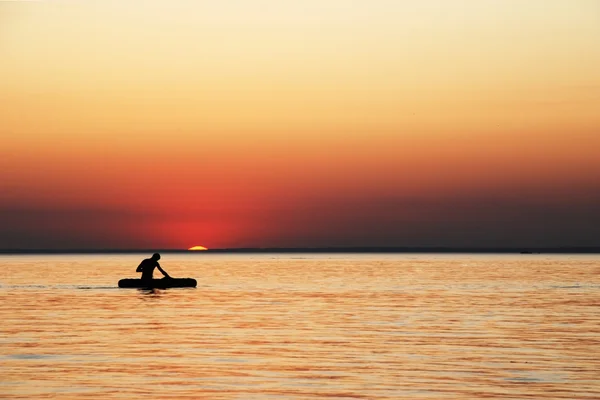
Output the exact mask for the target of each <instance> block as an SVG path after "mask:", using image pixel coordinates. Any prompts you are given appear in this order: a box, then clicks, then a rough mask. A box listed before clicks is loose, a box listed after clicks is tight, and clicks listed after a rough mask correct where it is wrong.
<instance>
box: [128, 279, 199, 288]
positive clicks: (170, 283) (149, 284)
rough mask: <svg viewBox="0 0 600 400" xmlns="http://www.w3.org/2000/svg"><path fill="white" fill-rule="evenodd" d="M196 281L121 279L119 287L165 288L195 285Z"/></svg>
mask: <svg viewBox="0 0 600 400" xmlns="http://www.w3.org/2000/svg"><path fill="white" fill-rule="evenodd" d="M196 285H197V282H196V280H195V279H192V278H162V279H152V280H151V281H143V280H141V279H121V280H120V281H119V287H120V288H141V289H154V288H156V289H167V288H184V287H196Z"/></svg>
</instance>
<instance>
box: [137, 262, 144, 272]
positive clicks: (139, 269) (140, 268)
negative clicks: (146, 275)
mask: <svg viewBox="0 0 600 400" xmlns="http://www.w3.org/2000/svg"><path fill="white" fill-rule="evenodd" d="M142 265H144V262H143V261H142V262H141V263H140V265H138V267H137V269H136V270H135V272H144V269H143V268H142Z"/></svg>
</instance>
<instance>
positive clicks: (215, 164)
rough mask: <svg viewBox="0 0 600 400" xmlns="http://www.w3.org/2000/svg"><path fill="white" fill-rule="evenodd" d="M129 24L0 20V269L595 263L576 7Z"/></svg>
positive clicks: (590, 85)
mask: <svg viewBox="0 0 600 400" xmlns="http://www.w3.org/2000/svg"><path fill="white" fill-rule="evenodd" d="M214 3H218V4H214ZM374 3H375V4H374ZM143 4H144V6H143V7H142V6H141V3H140V2H135V1H89V2H75V1H65V2H61V1H47V2H44V1H40V2H0V59H1V60H2V62H1V63H0V138H1V142H0V143H1V144H0V221H2V223H0V249H1V248H81V247H88V248H89V247H91V248H107V247H116V248H127V247H145V248H188V247H191V246H193V245H203V246H206V247H209V248H216V247H254V246H258V247H277V246H285V247H295V246H311V247H319V246H357V245H361V246H363V245H364V246H415V245H417V246H418V245H437V246H533V245H540V246H545V245H548V246H556V245H600V211H598V207H597V204H598V201H599V200H600V157H598V154H597V153H598V149H599V148H600V112H598V110H600V72H599V71H600V5H599V3H598V2H597V1H595V0H569V1H568V0H564V1H558V0H544V1H542V0H530V1H527V2H523V1H517V0H514V1H511V0H507V1H492V0H487V1H485V0H481V1H476V0H462V1H441V0H440V1H433V0H424V1H412V2H410V1H384V0H382V1H378V2H369V1H357V2H347V1H342V0H330V1H327V2H322V1H316V0H315V1H313V0H308V1H304V2H291V1H276V0H258V1H256V0H255V1H242V0H238V1H232V2H203V1H182V0H175V1H156V0H149V1H145V2H144V3H143Z"/></svg>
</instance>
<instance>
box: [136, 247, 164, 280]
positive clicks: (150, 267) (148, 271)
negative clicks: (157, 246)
mask: <svg viewBox="0 0 600 400" xmlns="http://www.w3.org/2000/svg"><path fill="white" fill-rule="evenodd" d="M158 260H160V254H158V253H154V254H153V255H152V257H151V258H146V259H145V260H144V261H142V262H141V263H140V265H139V266H138V267H137V269H136V270H135V272H141V273H142V280H144V281H150V280H152V273H153V272H154V268H158V270H159V271H160V272H161V273H162V274H163V275H164V276H165V278H170V276H169V274H167V273H166V272H165V270H164V269H162V268H161V267H160V264H159V263H158Z"/></svg>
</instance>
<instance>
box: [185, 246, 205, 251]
mask: <svg viewBox="0 0 600 400" xmlns="http://www.w3.org/2000/svg"><path fill="white" fill-rule="evenodd" d="M188 250H193V251H199V250H208V249H207V248H206V247H204V246H194V247H190V248H189V249H188Z"/></svg>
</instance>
